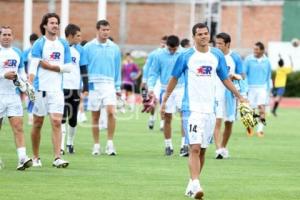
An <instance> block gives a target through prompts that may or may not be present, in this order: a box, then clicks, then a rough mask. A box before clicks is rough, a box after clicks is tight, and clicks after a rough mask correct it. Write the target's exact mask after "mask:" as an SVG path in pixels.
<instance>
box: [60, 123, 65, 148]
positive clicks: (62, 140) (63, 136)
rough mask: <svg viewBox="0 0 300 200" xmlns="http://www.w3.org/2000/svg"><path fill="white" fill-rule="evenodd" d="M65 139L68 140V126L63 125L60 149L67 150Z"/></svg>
mask: <svg viewBox="0 0 300 200" xmlns="http://www.w3.org/2000/svg"><path fill="white" fill-rule="evenodd" d="M65 138H66V124H62V125H61V143H60V149H62V150H64V149H65Z"/></svg>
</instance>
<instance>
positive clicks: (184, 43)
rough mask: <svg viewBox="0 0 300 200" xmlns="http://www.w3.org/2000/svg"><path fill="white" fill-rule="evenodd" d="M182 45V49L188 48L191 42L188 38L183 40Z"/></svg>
mask: <svg viewBox="0 0 300 200" xmlns="http://www.w3.org/2000/svg"><path fill="white" fill-rule="evenodd" d="M180 45H181V46H182V47H186V46H187V45H190V40H189V39H187V38H184V39H182V40H181V42H180Z"/></svg>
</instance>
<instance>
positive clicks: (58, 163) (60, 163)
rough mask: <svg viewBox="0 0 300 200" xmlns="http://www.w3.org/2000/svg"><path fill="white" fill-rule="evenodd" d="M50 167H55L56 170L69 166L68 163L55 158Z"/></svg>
mask: <svg viewBox="0 0 300 200" xmlns="http://www.w3.org/2000/svg"><path fill="white" fill-rule="evenodd" d="M52 166H53V167H56V168H66V167H68V166H69V162H68V161H66V160H63V159H61V158H56V159H55V160H54V161H53V163H52Z"/></svg>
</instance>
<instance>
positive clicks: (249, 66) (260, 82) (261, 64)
mask: <svg viewBox="0 0 300 200" xmlns="http://www.w3.org/2000/svg"><path fill="white" fill-rule="evenodd" d="M244 70H245V74H246V78H247V82H248V86H249V88H253V87H256V88H266V89H269V88H270V83H269V80H270V78H271V73H272V68H271V63H270V61H269V59H268V58H267V57H266V56H263V57H262V58H260V59H257V58H256V57H254V55H250V56H248V57H247V58H246V59H245V61H244Z"/></svg>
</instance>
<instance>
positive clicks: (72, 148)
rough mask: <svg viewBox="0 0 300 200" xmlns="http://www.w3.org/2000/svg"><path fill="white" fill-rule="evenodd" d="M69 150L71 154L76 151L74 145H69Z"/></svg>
mask: <svg viewBox="0 0 300 200" xmlns="http://www.w3.org/2000/svg"><path fill="white" fill-rule="evenodd" d="M67 152H68V153H70V154H73V153H75V150H74V146H73V145H67Z"/></svg>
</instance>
